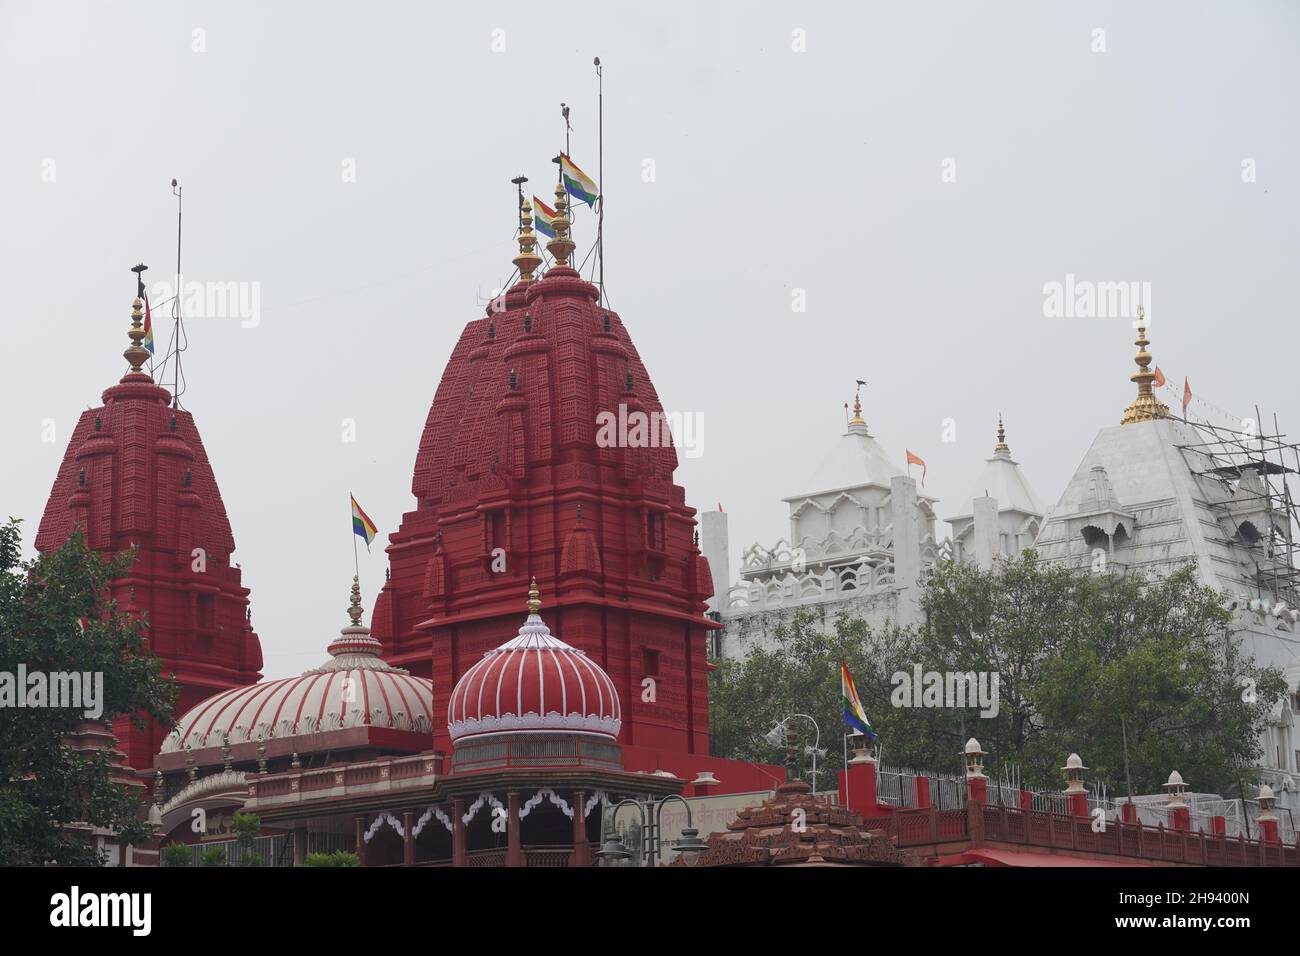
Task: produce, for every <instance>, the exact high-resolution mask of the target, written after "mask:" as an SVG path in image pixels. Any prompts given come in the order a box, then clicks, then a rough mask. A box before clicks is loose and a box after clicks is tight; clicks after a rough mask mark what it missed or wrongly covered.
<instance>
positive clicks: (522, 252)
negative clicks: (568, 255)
mask: <svg viewBox="0 0 1300 956" xmlns="http://www.w3.org/2000/svg"><path fill="white" fill-rule="evenodd" d="M536 245H537V236H536V235H535V234H534V233H533V203H532V200H530V199H524V200H523V202H522V203H521V204H520V206H519V255H517V256H515V258H514V263H515V267H516V268H518V269H519V284H520V285H527V284H528V283H530V282H532V281H533V273H534V272H535V271H537V267H538V266H540V265H541V264H542V257H541V256H540V255H538V254H537V251H536V249H535V248H534V247H535V246H536Z"/></svg>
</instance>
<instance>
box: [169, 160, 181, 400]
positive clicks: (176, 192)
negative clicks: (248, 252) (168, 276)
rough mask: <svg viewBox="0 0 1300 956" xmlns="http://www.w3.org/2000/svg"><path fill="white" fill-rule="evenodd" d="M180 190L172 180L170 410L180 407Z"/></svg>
mask: <svg viewBox="0 0 1300 956" xmlns="http://www.w3.org/2000/svg"><path fill="white" fill-rule="evenodd" d="M181 189H182V187H181V186H180V185H179V184H178V183H177V182H176V180H175V179H173V180H172V195H173V196H175V197H176V289H175V293H176V297H175V298H174V299H173V300H172V318H173V320H174V321H173V326H172V328H173V332H172V334H173V335H174V336H175V338H176V365H175V366H174V367H173V368H172V408H180V407H181V392H180V384H181V282H182V281H183V277H182V275H181V204H182V199H181Z"/></svg>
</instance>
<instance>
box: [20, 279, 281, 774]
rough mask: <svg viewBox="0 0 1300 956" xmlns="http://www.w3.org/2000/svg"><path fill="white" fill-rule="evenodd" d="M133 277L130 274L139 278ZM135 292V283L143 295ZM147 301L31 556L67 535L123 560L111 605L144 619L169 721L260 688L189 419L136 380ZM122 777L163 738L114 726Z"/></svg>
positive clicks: (222, 527) (63, 474) (84, 426)
mask: <svg viewBox="0 0 1300 956" xmlns="http://www.w3.org/2000/svg"><path fill="white" fill-rule="evenodd" d="M138 274H139V273H137V275H138ZM140 285H141V288H143V281H141V283H140ZM142 308H143V301H142V299H141V297H140V296H138V295H137V296H136V298H135V301H134V302H133V303H132V311H131V326H130V329H129V330H128V332H127V335H128V337H129V339H130V343H131V344H130V346H129V347H128V348H127V349H126V351H125V352H124V353H123V355H124V356H125V358H126V360H127V363H128V365H129V368H128V369H127V372H126V374H125V375H124V376H122V379H121V381H119V382H118V383H117V384H116V385H114V386H112V387H110V388H108V389H107V390H105V392H104V396H103V402H104V404H103V405H101V406H99V407H97V408H90V409H87V410H86V411H85V412H82V414H81V418H80V420H79V421H78V422H77V426H76V428H75V429H74V430H73V433H72V439H71V441H69V442H68V448H67V451H66V452H65V453H64V456H63V463H62V464H61V465H60V466H59V471H58V475H57V477H56V478H55V479H54V487H53V488H52V489H51V491H50V497H49V501H48V503H47V504H46V506H45V512H44V514H43V515H42V517H41V523H40V527H39V530H38V531H37V534H36V549H37V550H38V551H51V550H54V549H56V548H58V547H59V546H60V545H62V544H63V543H64V542H65V541H66V540H67V539H68V536H69V535H71V534H72V532H73V529H74V528H80V529H81V531H82V533H83V534H84V535H85V539H86V544H87V545H88V546H89V547H90V548H93V549H94V550H96V551H99V552H101V553H102V554H105V555H114V554H118V553H120V552H123V551H126V552H131V553H132V554H133V555H134V559H133V561H132V564H131V569H130V571H129V573H128V574H126V575H124V576H123V577H120V578H117V579H115V580H114V581H113V583H112V587H111V592H110V594H109V597H110V598H111V599H112V600H113V601H116V602H117V604H118V606H119V607H121V608H122V609H123V610H125V611H127V612H128V613H130V614H132V615H138V616H140V617H143V618H144V619H146V621H147V623H148V631H147V639H148V645H149V648H150V650H151V651H152V652H153V653H154V654H155V655H157V656H158V658H159V659H160V660H161V661H162V664H163V668H164V670H165V671H166V672H168V673H170V674H172V675H174V676H175V678H176V681H177V683H178V684H179V688H180V693H179V697H178V699H177V701H176V712H177V713H178V714H180V713H183V712H185V711H186V710H188V709H189V708H190V707H192V706H193V705H194V704H196V703H198V702H199V701H201V700H203V699H205V698H207V697H209V696H210V695H212V694H214V693H217V692H219V691H223V690H227V689H229V688H233V687H240V686H243V685H245V684H251V683H254V682H256V681H257V680H258V679H259V678H260V677H261V670H262V648H261V644H260V642H259V641H258V637H257V634H256V633H255V632H254V631H253V627H252V624H251V614H250V611H249V602H248V589H247V588H245V587H244V586H243V585H242V584H241V583H240V573H239V567H238V565H236V564H234V563H232V560H231V557H232V555H233V553H234V550H235V539H234V536H233V534H232V533H231V530H230V521H229V519H228V518H227V517H226V508H225V505H223V504H222V501H221V492H220V491H219V490H218V489H217V479H216V476H215V475H214V474H213V470H212V466H211V464H210V463H209V462H208V456H207V453H206V452H205V451H204V450H203V440H202V439H201V438H200V437H199V431H198V427H197V426H196V425H195V423H194V417H193V416H192V415H191V414H190V413H189V412H188V411H186V410H184V409H183V408H180V407H179V405H178V404H177V403H175V402H174V401H173V399H172V395H171V393H170V392H168V391H167V389H165V388H163V387H162V386H161V385H158V384H157V383H155V382H154V380H153V378H152V376H151V375H150V374H149V373H148V372H147V371H145V370H144V364H145V362H146V361H148V360H149V358H150V353H149V351H148V349H146V348H145V347H144V345H142V344H141V343H142V342H143V340H144V336H145V331H144V323H143V319H144V314H143V311H142ZM114 733H115V734H116V735H117V740H118V746H119V747H120V748H121V751H122V752H123V753H124V754H125V758H126V761H127V763H128V764H130V766H132V767H135V768H136V769H147V768H148V767H150V766H151V765H152V764H153V758H154V755H155V754H157V753H158V751H159V749H160V747H161V746H162V742H163V739H164V737H165V736H166V734H167V728H165V727H160V726H158V723H157V722H156V721H153V720H149V721H148V724H147V726H146V727H145V728H144V729H143V730H141V729H140V728H138V727H135V726H134V725H133V724H132V723H131V721H130V720H128V719H126V718H123V719H120V720H118V721H117V722H116V724H115V726H114Z"/></svg>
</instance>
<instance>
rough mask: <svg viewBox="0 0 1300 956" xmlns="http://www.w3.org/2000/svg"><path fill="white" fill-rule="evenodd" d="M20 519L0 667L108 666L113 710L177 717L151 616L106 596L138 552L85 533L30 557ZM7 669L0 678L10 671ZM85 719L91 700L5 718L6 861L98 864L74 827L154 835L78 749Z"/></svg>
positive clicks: (0, 586) (98, 756) (3, 589)
mask: <svg viewBox="0 0 1300 956" xmlns="http://www.w3.org/2000/svg"><path fill="white" fill-rule="evenodd" d="M20 542H21V539H20V536H19V526H18V522H17V521H16V520H14V519H10V520H9V522H8V523H6V524H3V525H0V674H2V675H11V676H10V677H9V680H10V690H11V691H12V693H14V694H18V693H22V694H25V693H26V690H27V688H19V687H17V686H16V675H17V674H18V670H19V665H23V666H24V667H25V669H26V672H27V673H28V674H33V673H37V672H41V673H44V674H46V675H48V674H51V673H57V672H66V673H73V672H75V673H85V672H89V673H91V674H103V678H104V683H103V698H104V699H103V701H102V705H103V714H102V719H104V720H112V719H113V718H115V717H118V716H120V715H123V714H131V715H133V718H132V719H133V720H135V721H137V722H138V723H141V724H143V720H142V718H141V717H140V716H139V715H141V714H148V715H151V716H153V717H155V718H157V719H159V720H162V721H164V722H168V721H170V720H171V715H172V707H173V703H174V701H175V695H176V690H175V685H174V683H173V682H172V681H170V680H169V679H168V678H165V677H164V676H163V675H162V673H161V671H160V668H159V664H158V660H157V658H155V657H154V656H153V655H152V654H151V653H149V651H148V649H147V647H146V645H145V641H144V632H145V624H144V623H143V622H140V621H136V620H133V619H131V618H130V617H129V616H127V615H125V614H123V613H122V612H121V611H119V610H118V608H117V606H116V604H115V603H114V602H112V601H109V600H108V599H107V598H106V595H107V587H108V584H109V582H110V581H111V580H112V579H113V578H115V577H118V576H120V575H122V574H124V573H125V572H126V569H127V568H128V566H129V564H130V561H131V557H130V555H119V556H117V557H115V558H112V559H105V558H103V557H102V556H101V555H99V554H98V553H97V552H95V551H92V550H90V549H89V548H87V547H86V545H85V542H84V540H83V539H82V537H81V535H80V534H79V533H78V534H74V535H73V536H72V537H71V538H70V539H69V540H68V542H67V543H66V544H64V545H63V547H61V548H59V549H58V550H57V551H53V552H50V553H48V554H42V555H40V556H38V557H37V558H35V559H34V560H31V561H23V560H22V557H21V550H20V548H21V543H20ZM2 679H3V678H0V680H2ZM84 720H85V714H84V711H83V710H81V709H72V708H67V707H63V708H59V707H48V706H47V707H22V708H18V707H13V706H12V704H7V705H6V706H5V709H4V711H3V715H2V719H0V834H3V839H0V865H3V866H40V865H43V864H46V863H57V864H64V865H82V866H86V865H98V864H100V863H102V861H101V860H100V859H99V857H98V855H97V854H96V852H95V850H94V848H93V847H92V846H90V845H88V844H87V843H85V842H83V841H82V840H80V839H79V838H77V837H76V836H74V835H73V834H72V833H71V832H70V831H69V830H67V829H66V825H67V824H70V823H78V822H84V823H89V824H91V825H94V826H97V827H105V828H108V829H111V830H115V831H117V832H118V833H119V834H120V835H121V837H122V839H124V840H125V841H126V842H144V841H145V840H146V839H148V838H149V835H150V833H151V830H150V828H149V827H148V825H147V824H146V823H145V822H144V821H142V820H141V819H140V802H139V798H138V797H137V796H136V795H135V794H134V793H133V792H132V791H131V789H130V788H128V787H124V786H121V785H118V784H115V783H114V782H113V781H112V779H111V777H110V769H109V765H108V760H107V758H106V757H105V755H104V754H102V753H90V754H84V753H78V752H76V751H74V750H72V749H71V748H69V747H68V746H67V745H66V744H65V742H64V740H65V738H66V737H67V735H68V734H71V733H73V732H74V731H75V730H76V729H77V728H78V726H79V725H80V724H82V722H83V721H84Z"/></svg>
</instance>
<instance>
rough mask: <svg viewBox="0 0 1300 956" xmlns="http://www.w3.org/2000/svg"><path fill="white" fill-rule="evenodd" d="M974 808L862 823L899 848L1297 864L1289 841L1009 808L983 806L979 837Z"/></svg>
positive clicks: (1299, 856)
mask: <svg viewBox="0 0 1300 956" xmlns="http://www.w3.org/2000/svg"><path fill="white" fill-rule="evenodd" d="M973 811H974V808H973V807H968V808H967V809H966V810H939V809H937V808H935V807H933V806H931V807H926V808H921V809H907V810H901V809H900V810H896V811H895V812H894V813H892V814H890V815H889V816H888V817H881V818H872V819H869V820H867V821H866V827H867V829H869V830H876V831H878V832H879V833H880V834H881V835H882V836H883V837H885V838H886V839H889V840H892V841H894V843H895V845H896V846H899V847H919V846H925V845H931V846H936V845H938V844H943V843H961V842H964V841H967V840H976V839H977V840H978V841H979V842H987V841H991V842H996V843H1019V844H1023V845H1025V846H1035V847H1047V848H1050V849H1054V850H1071V851H1074V852H1079V853H1104V854H1108V855H1110V856H1126V857H1133V858H1136V859H1142V860H1153V861H1159V862H1162V863H1189V864H1194V865H1199V866H1300V847H1297V846H1295V845H1292V844H1283V843H1263V842H1261V841H1259V840H1247V839H1244V838H1243V837H1235V838H1232V837H1226V836H1222V835H1218V834H1208V833H1199V832H1190V831H1183V830H1174V829H1170V828H1168V827H1163V826H1154V827H1152V826H1146V825H1144V824H1138V823H1120V822H1117V821H1113V820H1108V821H1106V825H1105V828H1104V829H1094V827H1093V821H1092V820H1091V819H1081V818H1079V817H1073V816H1069V815H1067V814H1062V813H1052V812H1049V811H1046V810H1022V809H1019V808H1015V807H1007V806H995V807H990V806H985V807H984V808H983V813H982V815H981V817H976V818H975V819H976V820H977V821H978V823H979V824H980V826H981V829H982V831H983V832H982V835H976V836H972V834H971V832H970V829H971V826H972V824H971V820H970V814H971V813H972V812H973Z"/></svg>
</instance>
